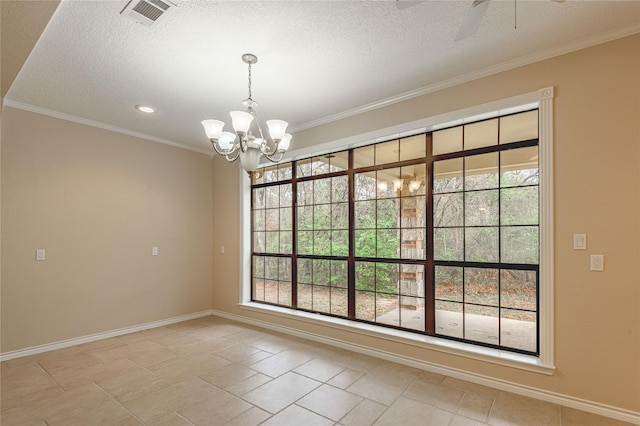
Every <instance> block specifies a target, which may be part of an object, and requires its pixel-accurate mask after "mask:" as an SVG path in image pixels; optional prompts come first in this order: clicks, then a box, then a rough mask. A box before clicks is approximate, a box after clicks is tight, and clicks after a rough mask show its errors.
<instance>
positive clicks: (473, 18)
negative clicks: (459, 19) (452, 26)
mask: <svg viewBox="0 0 640 426" xmlns="http://www.w3.org/2000/svg"><path fill="white" fill-rule="evenodd" d="M487 7H489V0H474V2H473V4H472V5H471V9H469V11H468V12H467V16H466V18H464V22H463V23H462V26H461V27H460V30H458V35H457V36H456V41H458V40H462V39H463V38H465V37H469V36H470V35H471V34H473V33H475V32H476V31H477V30H478V27H479V26H480V22H481V21H482V17H483V16H484V13H485V11H486V10H487Z"/></svg>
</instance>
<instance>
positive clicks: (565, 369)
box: [213, 35, 640, 412]
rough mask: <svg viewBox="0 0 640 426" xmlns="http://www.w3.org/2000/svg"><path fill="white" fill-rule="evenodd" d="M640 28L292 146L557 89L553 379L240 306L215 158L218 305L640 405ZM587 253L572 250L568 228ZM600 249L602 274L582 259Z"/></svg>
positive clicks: (232, 189)
mask: <svg viewBox="0 0 640 426" xmlns="http://www.w3.org/2000/svg"><path fill="white" fill-rule="evenodd" d="M638 76H640V35H634V36H631V37H627V38H624V39H621V40H618V41H614V42H610V43H607V44H602V45H599V46H595V47H592V48H589V49H585V50H582V51H578V52H574V53H572V54H568V55H563V56H560V57H556V58H553V59H550V60H546V61H542V62H539V63H536V64H533V65H529V66H525V67H521V68H518V69H514V70H511V71H508V72H503V73H500V74H497V75H494V76H490V77H487V78H482V79H479V80H476V81H473V82H470V83H466V84H463V85H460V86H456V87H453V88H449V89H446V90H442V91H440V92H437V93H433V94H429V95H425V96H422V97H419V98H415V99H412V100H409V101H406V102H402V103H399V104H395V105H391V106H389V107H386V108H384V109H380V110H377V111H373V112H369V113H366V114H362V115H359V116H356V117H352V118H348V119H344V120H342V121H340V122H336V123H332V124H329V125H325V126H321V127H317V128H313V129H309V130H306V131H303V132H300V133H298V134H296V135H295V136H294V144H293V146H292V149H296V148H301V147H306V146H312V145H315V144H319V143H323V142H328V141H331V140H335V139H340V138H344V137H346V136H350V135H357V134H361V133H363V132H367V131H371V130H374V129H377V128H385V127H388V126H391V125H394V124H399V123H403V122H409V121H412V120H416V119H420V118H425V117H429V116H433V115H436V114H440V113H445V112H448V111H453V110H458V109H462V108H465V107H470V106H473V105H478V104H482V103H485V102H490V101H494V100H498V99H502V98H506V97H510V96H515V95H519V94H522V93H528V92H531V91H534V90H537V89H539V88H543V87H547V86H554V87H555V99H554V108H555V113H554V126H555V130H554V138H555V149H554V155H555V224H556V227H555V239H556V241H555V266H556V269H555V354H556V356H555V364H556V366H557V370H556V372H555V374H554V375H553V376H545V375H542V374H537V373H531V372H526V371H521V370H515V369H511V368H508V367H501V366H497V365H490V364H486V363H482V362H479V361H470V360H468V359H464V358H458V357H454V356H451V355H445V354H442V353H437V352H433V351H428V350H423V349H417V348H415V347H409V346H405V345H401V344H394V343H390V342H387V341H382V340H378V339H375V338H372V337H364V336H353V335H347V334H346V333H344V332H339V331H337V330H334V329H330V328H327V327H322V326H311V325H309V324H304V323H300V322H296V321H291V320H287V319H284V318H281V317H275V316H272V315H268V314H260V313H255V312H250V311H246V310H241V309H239V308H238V306H237V303H238V280H239V275H238V265H239V263H238V262H239V260H238V252H239V246H238V235H239V220H238V217H239V216H238V215H239V211H238V193H239V190H240V188H239V183H238V179H237V176H238V174H237V169H236V165H235V164H234V165H227V164H225V163H224V160H221V159H219V158H218V159H217V160H216V162H215V165H214V185H213V193H214V199H215V200H216V202H221V201H222V200H224V203H225V212H224V214H223V213H222V212H221V211H219V210H218V209H216V211H215V213H214V214H215V216H214V217H215V218H216V219H217V220H216V221H215V222H214V229H213V235H214V245H216V244H218V245H219V244H225V246H226V249H227V250H226V254H224V255H221V254H218V253H217V252H216V254H214V268H215V270H216V273H215V278H214V288H213V293H214V301H213V306H214V309H216V310H220V311H225V312H229V313H232V314H235V315H240V316H244V317H250V318H254V319H260V320H264V321H271V322H273V323H277V324H281V325H286V326H288V327H292V328H297V329H302V330H306V331H311V332H313V333H317V334H320V335H323V336H328V337H333V338H338V339H343V340H346V341H351V342H354V343H359V344H363V345H366V346H369V347H372V348H378V349H381V350H385V351H390V352H393V353H396V354H400V355H405V356H411V357H414V358H417V359H421V360H424V361H428V362H435V363H439V364H441V365H444V366H448V367H453V368H459V369H462V370H466V371H469V372H474V373H478V374H483V375H490V376H493V377H495V378H498V379H504V380H508V381H511V382H516V383H519V384H522V385H525V386H533V387H535V388H540V389H544V390H548V391H551V392H557V393H560V394H564V395H568V396H572V397H576V398H582V399H585V400H588V401H594V402H598V403H602V404H607V405H611V406H615V407H619V408H622V409H627V410H632V411H635V412H640V272H639V266H638V265H639V264H640V249H639V247H640V230H639V225H640V220H639V218H640V202H639V199H640V197H639V195H640V176H639V167H638V165H639V160H640V154H639V147H640V124H639V123H640V78H639V77H638ZM574 233H586V234H588V246H589V247H588V248H589V249H588V250H587V251H586V252H585V251H574V250H572V246H571V245H572V234H574ZM590 253H593V254H604V255H605V272H590V271H589V270H588V264H589V261H588V255H589V254H590Z"/></svg>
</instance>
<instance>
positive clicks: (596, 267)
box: [589, 254, 604, 272]
mask: <svg viewBox="0 0 640 426" xmlns="http://www.w3.org/2000/svg"><path fill="white" fill-rule="evenodd" d="M589 270H591V271H600V272H601V271H604V255H602V254H592V255H591V256H590V257H589Z"/></svg>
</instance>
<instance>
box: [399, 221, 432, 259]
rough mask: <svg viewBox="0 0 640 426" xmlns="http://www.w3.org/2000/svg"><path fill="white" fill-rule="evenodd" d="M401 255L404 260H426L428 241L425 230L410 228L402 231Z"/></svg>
mask: <svg viewBox="0 0 640 426" xmlns="http://www.w3.org/2000/svg"><path fill="white" fill-rule="evenodd" d="M401 241H402V243H401V244H402V245H401V253H400V257H402V258H403V259H424V258H425V250H424V248H425V247H426V240H425V230H424V228H413V229H412V228H409V229H403V230H402V231H401Z"/></svg>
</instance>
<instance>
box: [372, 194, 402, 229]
mask: <svg viewBox="0 0 640 426" xmlns="http://www.w3.org/2000/svg"><path fill="white" fill-rule="evenodd" d="M376 206H377V210H376V225H377V227H378V228H397V227H398V217H399V215H400V211H399V210H400V209H399V207H400V200H399V199H397V198H389V199H386V200H378V203H377V204H376Z"/></svg>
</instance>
